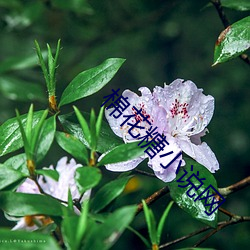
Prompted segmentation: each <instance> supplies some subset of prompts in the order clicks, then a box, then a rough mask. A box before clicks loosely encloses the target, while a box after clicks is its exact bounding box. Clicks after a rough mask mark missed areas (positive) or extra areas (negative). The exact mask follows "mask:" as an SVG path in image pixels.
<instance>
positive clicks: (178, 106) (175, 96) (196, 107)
mask: <svg viewBox="0 0 250 250" xmlns="http://www.w3.org/2000/svg"><path fill="white" fill-rule="evenodd" d="M202 91H203V90H202V89H198V88H197V87H196V85H195V84H194V83H193V82H192V81H184V80H182V79H177V80H175V81H173V82H172V83H171V84H170V85H169V86H167V85H166V86H164V88H161V87H155V89H154V92H153V96H154V100H155V102H157V103H158V105H161V106H163V107H164V108H165V109H166V111H167V113H168V122H169V127H170V128H171V134H172V136H176V135H181V136H191V135H195V134H198V133H200V132H201V131H203V130H204V129H205V127H206V126H207V125H208V123H209V122H210V120H211V118H212V116H213V112H214V98H213V97H212V96H210V95H207V96H206V95H204V94H203V93H202ZM166 132H168V133H169V131H166Z"/></svg>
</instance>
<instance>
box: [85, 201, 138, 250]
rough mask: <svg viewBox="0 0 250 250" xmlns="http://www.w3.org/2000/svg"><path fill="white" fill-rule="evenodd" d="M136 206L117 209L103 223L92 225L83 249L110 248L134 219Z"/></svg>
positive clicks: (103, 249)
mask: <svg viewBox="0 0 250 250" xmlns="http://www.w3.org/2000/svg"><path fill="white" fill-rule="evenodd" d="M136 208H137V207H136V206H127V207H123V208H120V209H117V210H116V211H115V212H113V213H112V214H110V215H109V216H108V218H107V219H106V220H105V221H104V223H103V224H101V225H95V227H92V228H91V231H90V233H89V234H88V237H87V239H86V244H85V245H84V248H83V249H84V250H89V249H102V250H106V249H109V248H110V247H111V246H112V245H113V244H114V243H115V242H116V241H117V239H118V238H119V237H120V235H121V234H122V232H123V231H124V230H125V228H126V227H127V226H128V225H129V224H130V222H131V221H132V220H133V218H134V216H135V212H136Z"/></svg>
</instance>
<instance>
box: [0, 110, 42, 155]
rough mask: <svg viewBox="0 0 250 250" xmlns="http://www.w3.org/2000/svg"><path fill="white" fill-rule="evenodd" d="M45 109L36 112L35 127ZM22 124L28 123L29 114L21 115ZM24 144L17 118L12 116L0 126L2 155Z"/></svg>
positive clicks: (34, 117)
mask: <svg viewBox="0 0 250 250" xmlns="http://www.w3.org/2000/svg"><path fill="white" fill-rule="evenodd" d="M42 114H43V111H38V112H34V115H33V127H34V125H36V124H37V123H38V121H39V119H40V118H41V116H42ZM20 118H21V121H22V124H24V126H25V123H26V119H27V114H25V115H21V116H20ZM22 146H23V141H22V137H21V133H20V130H19V124H18V121H17V118H16V117H15V118H11V119H9V120H7V121H6V122H5V123H3V124H2V125H1V126H0V156H3V155H6V154H8V153H11V152H13V151H15V150H17V149H19V148H21V147H22Z"/></svg>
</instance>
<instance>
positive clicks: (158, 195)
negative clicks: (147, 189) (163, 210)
mask: <svg viewBox="0 0 250 250" xmlns="http://www.w3.org/2000/svg"><path fill="white" fill-rule="evenodd" d="M167 193H169V188H168V187H167V186H166V187H163V188H161V189H160V190H158V191H156V192H155V193H153V194H152V195H150V196H149V197H148V198H146V199H145V202H146V204H147V205H150V204H152V203H154V202H155V201H156V200H158V199H159V198H161V197H162V196H164V195H165V194H167ZM142 210H143V205H142V203H140V204H138V205H137V211H136V214H138V213H140V212H141V211H142Z"/></svg>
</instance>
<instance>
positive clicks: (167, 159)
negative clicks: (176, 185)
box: [148, 136, 185, 182]
mask: <svg viewBox="0 0 250 250" xmlns="http://www.w3.org/2000/svg"><path fill="white" fill-rule="evenodd" d="M167 141H168V143H169V145H167V146H165V148H164V149H163V151H162V152H160V153H158V154H157V155H156V156H155V157H154V158H153V159H149V162H148V166H149V167H150V168H152V169H153V170H154V173H155V175H156V176H157V177H158V178H159V179H161V180H162V181H164V182H170V181H172V180H173V179H175V177H176V170H177V168H178V166H179V163H180V161H181V166H184V165H185V161H184V160H182V154H181V155H179V156H178V157H177V158H176V159H175V160H174V158H175V157H176V156H177V155H178V154H179V153H180V152H181V149H180V148H179V147H178V145H177V144H176V142H175V140H174V139H173V138H171V137H170V136H169V137H167ZM171 151H173V153H172V154H169V155H166V156H164V154H167V153H170V152H171ZM161 156H162V157H161ZM173 160H174V161H173ZM172 161H173V162H172ZM171 162H172V163H171ZM161 164H162V165H161ZM168 164H171V165H169V167H167V165H168ZM164 167H166V169H165V168H164Z"/></svg>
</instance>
